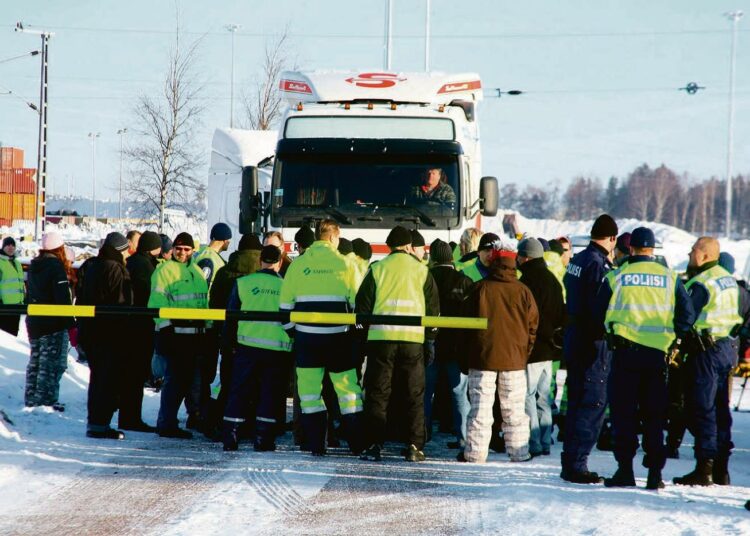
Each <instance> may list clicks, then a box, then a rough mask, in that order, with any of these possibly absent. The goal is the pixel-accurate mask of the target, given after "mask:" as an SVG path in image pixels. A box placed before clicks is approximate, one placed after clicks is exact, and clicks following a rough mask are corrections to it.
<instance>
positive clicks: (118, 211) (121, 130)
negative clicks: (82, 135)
mask: <svg viewBox="0 0 750 536" xmlns="http://www.w3.org/2000/svg"><path fill="white" fill-rule="evenodd" d="M127 131H128V129H127V128H121V129H119V130H118V131H117V133H118V134H119V135H120V203H119V206H118V209H117V218H118V219H120V220H121V219H122V138H123V136H124V135H125V134H126V133H127Z"/></svg>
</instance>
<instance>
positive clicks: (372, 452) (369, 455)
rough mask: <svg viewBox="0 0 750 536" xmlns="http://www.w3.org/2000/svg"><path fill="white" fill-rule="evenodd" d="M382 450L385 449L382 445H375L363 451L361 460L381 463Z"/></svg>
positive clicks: (360, 456)
mask: <svg viewBox="0 0 750 536" xmlns="http://www.w3.org/2000/svg"><path fill="white" fill-rule="evenodd" d="M382 449H383V447H382V446H381V445H378V444H377V443H374V444H372V445H370V446H369V447H368V448H366V449H365V450H364V451H362V454H360V455H359V459H360V460H364V461H371V462H379V461H380V460H382V459H383V455H382V454H381V452H380V451H381V450H382Z"/></svg>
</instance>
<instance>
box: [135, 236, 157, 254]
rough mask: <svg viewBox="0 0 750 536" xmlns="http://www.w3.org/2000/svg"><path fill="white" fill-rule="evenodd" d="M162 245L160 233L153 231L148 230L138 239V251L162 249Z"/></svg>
mask: <svg viewBox="0 0 750 536" xmlns="http://www.w3.org/2000/svg"><path fill="white" fill-rule="evenodd" d="M161 247H162V246H161V238H159V235H158V234H156V233H155V232H153V231H146V232H145V233H143V234H142V235H141V238H140V240H138V249H137V251H145V252H148V251H153V250H155V249H161Z"/></svg>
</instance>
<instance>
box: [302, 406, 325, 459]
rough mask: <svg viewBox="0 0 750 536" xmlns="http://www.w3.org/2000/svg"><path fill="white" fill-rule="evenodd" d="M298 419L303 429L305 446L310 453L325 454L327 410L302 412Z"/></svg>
mask: <svg viewBox="0 0 750 536" xmlns="http://www.w3.org/2000/svg"><path fill="white" fill-rule="evenodd" d="M300 421H301V422H302V426H303V427H304V429H305V439H306V440H307V441H306V443H307V445H306V446H307V447H308V448H309V449H310V452H311V453H312V455H313V456H325V453H326V432H327V430H328V412H326V411H319V412H317V413H303V414H302V415H301V417H300Z"/></svg>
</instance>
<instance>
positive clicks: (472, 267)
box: [459, 258, 484, 283]
mask: <svg viewBox="0 0 750 536" xmlns="http://www.w3.org/2000/svg"><path fill="white" fill-rule="evenodd" d="M478 262H480V261H479V258H476V259H472V260H471V262H469V263H468V264H464V265H463V267H462V268H459V270H460V271H462V272H463V273H464V275H465V276H466V277H468V278H469V279H471V280H472V281H474V283H476V282H477V281H481V280H482V279H484V276H483V275H482V272H480V271H479V268H478V267H477V263H478Z"/></svg>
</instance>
